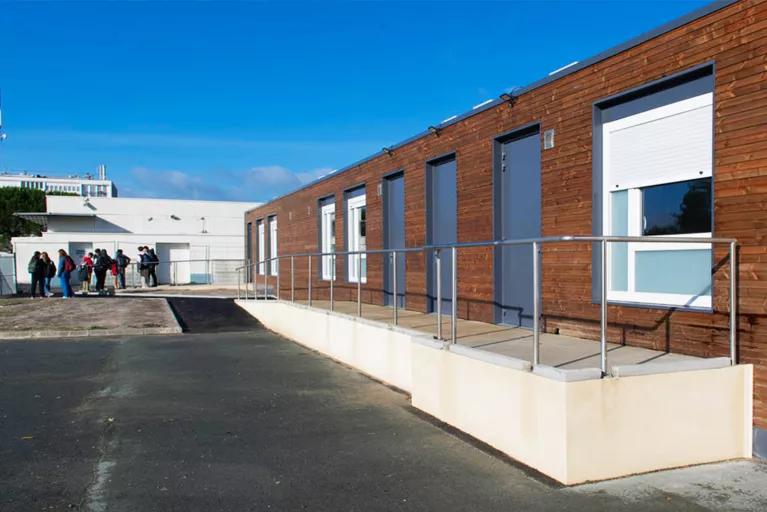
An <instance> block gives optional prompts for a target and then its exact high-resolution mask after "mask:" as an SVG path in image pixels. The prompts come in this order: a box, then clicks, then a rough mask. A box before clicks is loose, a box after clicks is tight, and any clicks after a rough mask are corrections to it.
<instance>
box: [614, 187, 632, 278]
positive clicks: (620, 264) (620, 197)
mask: <svg viewBox="0 0 767 512" xmlns="http://www.w3.org/2000/svg"><path fill="white" fill-rule="evenodd" d="M628 229H629V192H628V190H621V191H619V192H612V193H611V194H610V234H611V235H615V236H626V235H628V234H629V231H628ZM609 248H610V289H612V290H615V291H621V292H625V291H628V244H626V243H625V242H620V243H615V242H613V243H611V244H610V247H609Z"/></svg>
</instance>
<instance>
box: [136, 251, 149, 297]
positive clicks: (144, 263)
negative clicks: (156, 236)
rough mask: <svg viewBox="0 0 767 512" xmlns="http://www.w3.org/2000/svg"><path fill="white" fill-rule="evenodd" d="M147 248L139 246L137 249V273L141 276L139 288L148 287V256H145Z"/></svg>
mask: <svg viewBox="0 0 767 512" xmlns="http://www.w3.org/2000/svg"><path fill="white" fill-rule="evenodd" d="M146 250H147V247H144V246H139V248H138V271H139V273H140V274H141V287H142V288H148V287H149V255H148V254H147V251H146Z"/></svg>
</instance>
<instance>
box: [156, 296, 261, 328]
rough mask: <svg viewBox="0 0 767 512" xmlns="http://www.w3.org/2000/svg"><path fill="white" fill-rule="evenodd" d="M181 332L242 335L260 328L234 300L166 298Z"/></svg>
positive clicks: (256, 321) (258, 323) (257, 322)
mask: <svg viewBox="0 0 767 512" xmlns="http://www.w3.org/2000/svg"><path fill="white" fill-rule="evenodd" d="M167 301H168V304H169V305H170V308H171V310H172V311H173V314H174V315H176V319H177V320H178V323H179V325H180V326H181V328H182V329H183V330H184V332H191V333H215V332H243V331H251V330H256V329H263V326H262V325H261V322H259V321H258V320H256V319H255V318H253V317H252V316H251V315H250V314H248V313H247V312H246V311H245V310H243V309H242V308H241V307H239V306H237V304H235V303H234V299H208V298H196V297H194V298H192V297H173V298H168V299H167Z"/></svg>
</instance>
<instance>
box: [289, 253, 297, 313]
mask: <svg viewBox="0 0 767 512" xmlns="http://www.w3.org/2000/svg"><path fill="white" fill-rule="evenodd" d="M293 258H294V256H291V257H290V302H295V301H296V279H295V276H296V266H295V264H294V260H293Z"/></svg>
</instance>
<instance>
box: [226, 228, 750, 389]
mask: <svg viewBox="0 0 767 512" xmlns="http://www.w3.org/2000/svg"><path fill="white" fill-rule="evenodd" d="M563 242H576V243H578V242H580V243H599V244H600V255H601V262H600V263H601V264H600V278H601V283H600V284H601V298H600V336H599V343H600V368H601V370H602V374H603V375H606V374H607V306H608V301H607V293H608V290H607V244H608V243H631V242H635V243H676V244H710V245H715V244H727V245H729V258H730V290H729V303H730V304H729V305H730V318H729V320H730V325H729V327H730V333H729V342H730V363H731V364H737V331H738V330H737V317H738V313H737V300H738V297H737V293H738V292H737V273H738V267H737V245H738V241H737V239H735V238H713V237H710V238H703V237H676V236H612V235H610V236H596V235H590V236H580V235H574V236H573V235H566V236H553V237H538V238H523V239H514V240H488V241H476V242H456V243H452V244H432V245H424V246H420V247H403V248H400V249H366V250H357V251H333V252H321V251H318V252H301V253H292V254H284V255H278V256H275V257H271V258H265V259H263V260H261V261H257V262H250V263H248V264H247V265H243V266H242V267H239V268H237V269H235V270H236V271H238V272H241V271H242V270H244V269H250V268H253V266H255V265H260V264H263V265H264V299H266V298H267V287H268V283H267V279H268V277H269V276H268V274H269V272H267V270H266V263H267V262H268V263H269V264H270V266H271V263H272V262H273V261H275V260H276V261H277V262H278V265H279V260H280V259H283V258H290V261H291V277H290V281H291V291H290V300H291V302H295V279H294V270H295V264H294V262H295V258H301V257H306V258H308V259H309V269H308V270H309V275H308V301H309V305H310V306H311V301H312V297H311V290H312V278H313V275H312V270H311V269H312V265H311V261H312V258H313V257H320V258H322V257H327V256H330V257H331V258H332V273H331V279H330V309H331V310H333V298H334V297H333V281H335V277H336V274H335V266H336V258H337V257H338V256H354V255H359V256H362V255H370V254H388V255H390V256H391V258H392V266H393V271H392V276H393V279H394V282H393V309H394V325H397V324H398V323H399V317H398V315H399V312H398V309H399V308H398V297H397V281H396V279H397V255H398V254H407V253H421V252H429V251H431V252H433V254H434V266H435V275H436V281H437V282H436V297H437V298H436V306H437V307H436V315H437V338H438V339H439V340H443V336H442V275H441V260H442V257H441V253H442V251H445V250H449V251H450V252H451V263H452V275H451V277H452V279H451V283H452V290H451V324H450V343H451V344H455V343H456V338H457V317H458V315H457V303H458V292H457V290H458V277H457V273H458V272H457V263H458V249H464V248H478V247H506V246H520V245H532V248H533V357H532V359H533V361H532V363H533V365H538V364H540V316H541V314H540V310H541V289H540V288H541V279H540V272H541V261H540V257H541V249H542V246H543V245H544V244H551V243H563ZM361 265H362V258H361V257H360V258H358V259H357V316H362V301H361V288H362V286H361V285H362V272H361ZM279 274H280V272H279V270H278V272H277V282H278V289H277V299H278V300H279V298H280V289H279ZM254 284H255V283H254ZM247 287H248V283H247V282H246V283H245V292H246V298H247V290H248V288H247ZM253 291H254V294H253V295H254V297H255V287H254V290H253ZM239 297H240V289H239V279H238V298H239ZM648 307H650V305H648Z"/></svg>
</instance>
